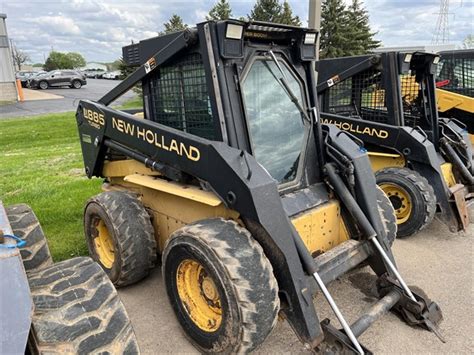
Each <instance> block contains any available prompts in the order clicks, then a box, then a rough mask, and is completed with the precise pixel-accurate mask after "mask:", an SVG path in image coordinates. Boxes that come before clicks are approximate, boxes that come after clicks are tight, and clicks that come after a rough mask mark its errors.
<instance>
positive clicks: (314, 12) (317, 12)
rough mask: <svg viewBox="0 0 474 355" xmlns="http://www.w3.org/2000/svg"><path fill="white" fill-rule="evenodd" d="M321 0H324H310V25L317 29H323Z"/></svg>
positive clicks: (317, 44)
mask: <svg viewBox="0 0 474 355" xmlns="http://www.w3.org/2000/svg"><path fill="white" fill-rule="evenodd" d="M321 1H322V0H309V19H308V27H309V28H312V29H315V30H317V31H318V32H319V31H320V29H321ZM319 39H320V36H318V40H317V42H316V60H318V59H319Z"/></svg>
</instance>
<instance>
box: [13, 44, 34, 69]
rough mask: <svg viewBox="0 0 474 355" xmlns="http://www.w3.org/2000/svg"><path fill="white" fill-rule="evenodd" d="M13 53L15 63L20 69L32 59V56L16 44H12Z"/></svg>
mask: <svg viewBox="0 0 474 355" xmlns="http://www.w3.org/2000/svg"><path fill="white" fill-rule="evenodd" d="M12 55H13V60H14V62H15V65H16V66H17V67H18V70H21V65H22V64H23V63H25V62H27V61H29V60H30V56H29V55H28V54H26V53H25V52H23V51H22V50H19V49H18V48H17V47H16V46H13V45H12Z"/></svg>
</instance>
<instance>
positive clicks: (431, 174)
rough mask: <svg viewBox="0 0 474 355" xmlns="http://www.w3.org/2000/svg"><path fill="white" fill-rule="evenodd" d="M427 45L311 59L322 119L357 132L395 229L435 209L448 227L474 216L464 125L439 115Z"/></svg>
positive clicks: (414, 225) (406, 229)
mask: <svg viewBox="0 0 474 355" xmlns="http://www.w3.org/2000/svg"><path fill="white" fill-rule="evenodd" d="M438 60H439V57H438V56H437V55H434V54H430V53H419V52H415V53H402V52H384V53H377V54H368V55H363V56H354V57H343V58H334V59H324V60H320V61H318V62H317V64H316V69H317V71H318V73H319V76H318V81H319V83H318V93H319V95H320V96H319V99H320V102H321V119H322V121H323V122H325V123H333V124H335V125H337V126H338V127H339V128H341V129H343V130H347V131H349V132H351V133H352V134H354V135H356V136H357V137H358V138H360V139H362V140H363V141H364V143H365V145H366V148H367V149H368V151H369V156H370V160H371V163H372V168H373V170H374V172H375V173H376V178H377V182H378V184H379V186H380V187H381V188H382V189H383V190H384V191H385V193H387V195H388V196H389V197H390V200H391V202H392V204H393V206H394V208H395V210H396V213H397V223H398V236H400V237H405V236H409V235H412V234H415V233H417V232H418V231H419V230H421V229H423V228H424V227H426V226H427V225H428V224H429V223H430V222H431V221H432V220H433V217H434V216H435V213H436V216H437V217H438V218H439V219H440V220H441V221H442V222H444V223H445V224H446V225H447V226H448V227H449V228H450V229H451V230H452V231H454V232H455V231H459V230H463V229H464V230H465V229H466V228H467V226H468V225H469V223H470V221H471V220H472V219H473V218H474V213H473V212H474V195H473V191H474V162H473V160H472V147H471V145H470V144H469V138H468V135H467V132H466V130H465V127H464V125H463V124H462V123H461V122H459V121H457V120H455V119H452V118H439V117H438V112H437V108H436V95H435V80H434V76H435V74H436V63H437V62H438Z"/></svg>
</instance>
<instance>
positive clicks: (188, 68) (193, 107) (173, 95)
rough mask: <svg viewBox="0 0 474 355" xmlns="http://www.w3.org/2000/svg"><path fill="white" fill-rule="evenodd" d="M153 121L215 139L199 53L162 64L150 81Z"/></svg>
mask: <svg viewBox="0 0 474 355" xmlns="http://www.w3.org/2000/svg"><path fill="white" fill-rule="evenodd" d="M149 85H150V92H151V108H152V113H153V117H152V118H151V119H152V120H153V121H156V122H158V123H161V124H164V125H166V126H169V127H173V128H176V129H179V130H181V131H185V132H188V133H191V134H195V135H197V136H200V137H203V138H207V139H211V140H212V139H215V138H216V134H215V128H214V122H213V118H212V111H211V104H210V98H209V94H208V91H207V84H206V76H205V71H204V65H203V62H202V59H201V55H200V54H199V53H192V54H186V55H184V56H183V57H182V58H181V59H180V60H178V61H174V62H173V63H170V64H169V65H167V66H163V67H161V68H160V69H159V70H158V72H157V74H156V75H155V76H154V77H153V78H152V79H151V80H150V84H149Z"/></svg>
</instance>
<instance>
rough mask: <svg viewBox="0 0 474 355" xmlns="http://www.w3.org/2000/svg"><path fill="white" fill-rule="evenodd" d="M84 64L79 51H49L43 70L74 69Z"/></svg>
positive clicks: (84, 61)
mask: <svg viewBox="0 0 474 355" xmlns="http://www.w3.org/2000/svg"><path fill="white" fill-rule="evenodd" d="M85 65H86V60H85V59H84V57H83V56H82V55H80V54H79V53H75V52H70V53H61V52H56V51H51V52H50V53H49V56H48V58H47V59H46V62H45V63H44V67H43V68H44V70H47V71H50V70H56V69H76V68H80V67H83V66H85Z"/></svg>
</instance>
